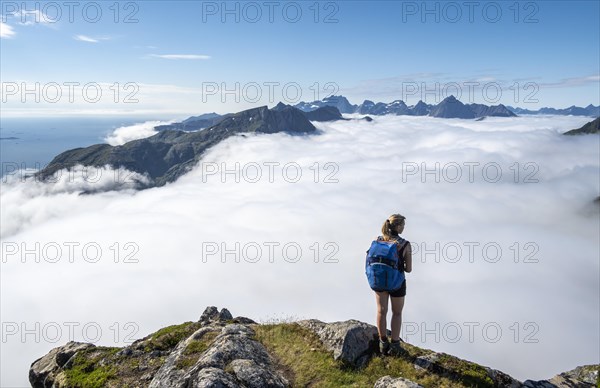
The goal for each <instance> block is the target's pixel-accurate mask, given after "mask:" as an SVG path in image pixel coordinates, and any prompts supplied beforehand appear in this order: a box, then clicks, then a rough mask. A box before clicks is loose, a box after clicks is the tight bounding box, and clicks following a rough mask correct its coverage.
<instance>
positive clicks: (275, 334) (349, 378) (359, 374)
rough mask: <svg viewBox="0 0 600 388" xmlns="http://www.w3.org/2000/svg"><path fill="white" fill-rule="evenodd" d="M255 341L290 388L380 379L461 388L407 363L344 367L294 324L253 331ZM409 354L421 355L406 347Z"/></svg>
mask: <svg viewBox="0 0 600 388" xmlns="http://www.w3.org/2000/svg"><path fill="white" fill-rule="evenodd" d="M254 329H255V331H256V336H255V339H256V340H258V341H259V342H261V343H262V344H263V345H264V346H265V347H266V348H267V349H268V350H269V352H270V353H271V354H272V355H274V357H275V358H276V360H277V362H278V364H279V365H278V367H279V368H281V369H282V370H283V371H284V373H285V375H286V378H287V379H288V380H289V381H290V383H291V384H292V386H294V387H305V386H310V387H339V386H344V387H366V386H373V384H374V383H375V381H377V379H379V378H380V377H383V376H386V375H389V376H392V377H404V378H407V379H409V380H412V381H415V382H417V383H419V384H421V385H423V386H425V387H462V386H463V385H461V384H460V383H458V382H454V381H451V380H449V379H447V378H444V377H440V376H437V375H433V374H431V373H428V372H426V371H418V370H416V369H415V368H414V366H413V363H412V362H411V361H410V360H406V359H403V358H399V357H381V356H375V357H373V358H372V359H371V361H370V362H369V363H368V364H367V366H366V367H365V368H364V369H361V370H357V369H353V368H349V367H345V366H344V365H343V364H342V363H341V362H338V361H335V360H334V359H333V355H332V353H331V352H328V351H327V350H326V349H325V348H324V347H323V345H322V344H321V342H320V341H319V339H318V337H317V336H316V335H315V334H314V333H313V332H312V331H310V330H308V329H306V328H304V327H302V326H300V325H298V324H295V323H279V324H261V325H256V326H255V327H254ZM408 351H409V354H411V356H412V355H417V354H418V355H420V354H424V353H425V351H423V350H420V349H418V348H415V347H409V349H408Z"/></svg>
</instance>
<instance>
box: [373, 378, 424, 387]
mask: <svg viewBox="0 0 600 388" xmlns="http://www.w3.org/2000/svg"><path fill="white" fill-rule="evenodd" d="M373 388H423V386H422V385H419V384H417V383H415V382H414V381H410V380H408V379H405V378H403V377H396V378H394V377H391V376H383V377H382V378H380V379H379V380H377V381H376V382H375V385H374V386H373Z"/></svg>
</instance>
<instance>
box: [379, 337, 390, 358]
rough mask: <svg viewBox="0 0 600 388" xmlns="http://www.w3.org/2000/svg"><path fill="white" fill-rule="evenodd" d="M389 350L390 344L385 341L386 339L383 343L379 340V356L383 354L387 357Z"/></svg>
mask: <svg viewBox="0 0 600 388" xmlns="http://www.w3.org/2000/svg"><path fill="white" fill-rule="evenodd" d="M389 350H390V343H389V342H388V341H387V339H386V340H385V341H382V340H381V339H380V340H379V352H380V353H381V354H383V355H384V356H387V354H388V352H389Z"/></svg>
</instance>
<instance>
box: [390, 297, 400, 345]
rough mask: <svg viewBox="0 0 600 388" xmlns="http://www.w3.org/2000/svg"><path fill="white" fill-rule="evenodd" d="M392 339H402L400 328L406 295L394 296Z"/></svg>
mask: <svg viewBox="0 0 600 388" xmlns="http://www.w3.org/2000/svg"><path fill="white" fill-rule="evenodd" d="M391 299H392V341H398V340H399V339H400V328H401V326H402V308H403V307H404V297H403V296H402V297H398V298H394V297H392V298H391ZM386 307H387V301H386Z"/></svg>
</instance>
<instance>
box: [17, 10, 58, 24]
mask: <svg viewBox="0 0 600 388" xmlns="http://www.w3.org/2000/svg"><path fill="white" fill-rule="evenodd" d="M14 16H16V17H18V18H19V19H20V21H19V22H18V23H19V24H20V25H23V26H32V25H38V24H42V25H47V26H49V25H52V24H54V23H56V21H57V20H56V19H53V18H51V17H49V16H48V15H46V14H45V13H44V12H43V11H40V10H37V9H35V10H31V11H25V10H21V11H19V12H17V13H15V14H14Z"/></svg>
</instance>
